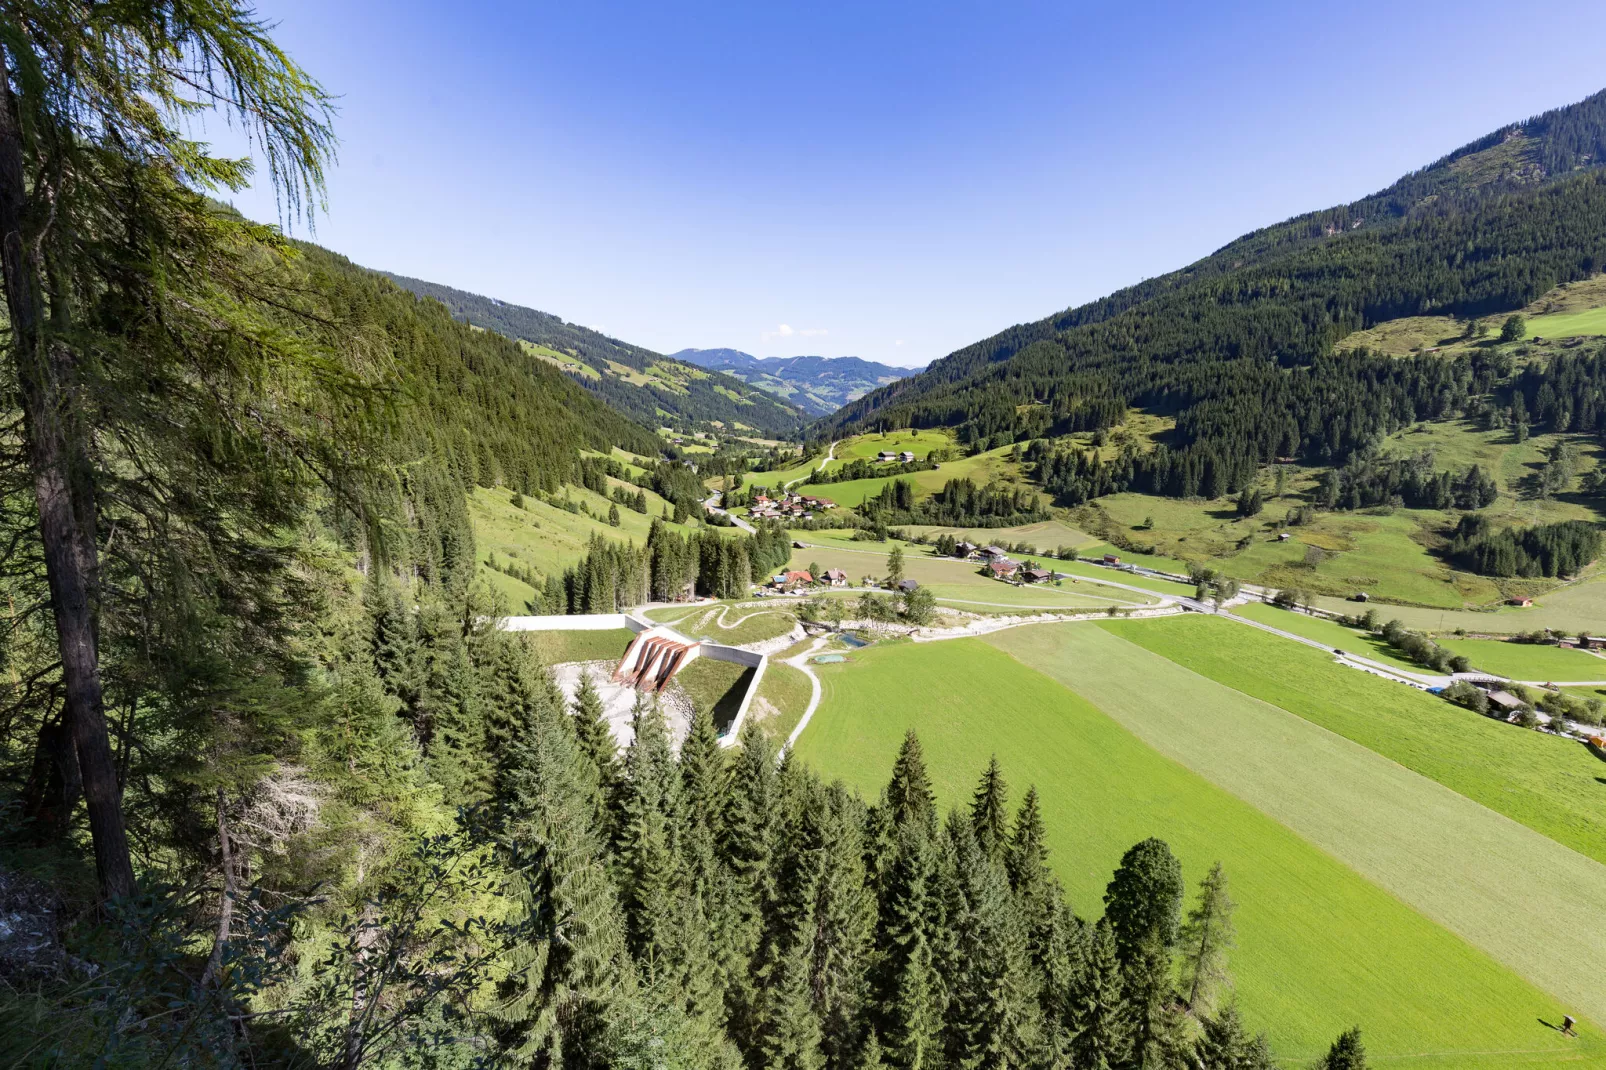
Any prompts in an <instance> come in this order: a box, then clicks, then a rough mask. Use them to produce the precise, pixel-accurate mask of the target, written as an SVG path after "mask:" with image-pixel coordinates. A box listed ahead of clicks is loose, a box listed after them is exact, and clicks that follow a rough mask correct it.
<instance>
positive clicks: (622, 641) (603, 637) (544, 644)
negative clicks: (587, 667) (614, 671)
mask: <svg viewBox="0 0 1606 1070" xmlns="http://www.w3.org/2000/svg"><path fill="white" fill-rule="evenodd" d="M523 634H526V635H528V636H530V642H532V643H533V644H534V645H535V649H536V653H537V654H539V655H540V657H541V660H542V661H543V662H545V663H546V664H548V665H562V664H563V663H564V662H567V661H604V660H614V661H617V660H618V659H619V658H621V657H623V656H624V652H625V647H627V646H629V645H630V640H631V639H633V638H635V633H634V632H632V631H631V630H630V629H628V628H610V629H608V630H606V631H599V632H590V631H587V632H526V633H523Z"/></svg>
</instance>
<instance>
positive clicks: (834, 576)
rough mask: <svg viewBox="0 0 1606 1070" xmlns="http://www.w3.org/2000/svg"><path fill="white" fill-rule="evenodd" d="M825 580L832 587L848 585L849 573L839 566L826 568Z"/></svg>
mask: <svg viewBox="0 0 1606 1070" xmlns="http://www.w3.org/2000/svg"><path fill="white" fill-rule="evenodd" d="M825 582H827V583H829V584H830V585H831V586H832V587H846V586H847V585H848V574H847V573H846V572H843V571H842V570H841V569H839V568H828V569H826V570H825Z"/></svg>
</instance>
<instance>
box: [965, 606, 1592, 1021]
mask: <svg viewBox="0 0 1606 1070" xmlns="http://www.w3.org/2000/svg"><path fill="white" fill-rule="evenodd" d="M1175 623H1180V621H1150V622H1146V624H1147V626H1148V627H1149V628H1150V629H1153V630H1163V629H1165V628H1166V627H1167V626H1168V625H1170V624H1175ZM1119 627H1120V628H1121V629H1123V630H1121V631H1119V632H1118V631H1117V628H1116V627H1110V628H1105V627H1100V626H1097V625H1095V626H1091V627H1090V626H1085V625H1069V626H1067V625H1045V626H1042V627H1036V628H1018V629H1014V630H1012V631H1007V632H1000V633H996V634H995V635H993V636H989V637H988V641H989V642H991V643H993V644H995V645H997V646H998V647H1000V648H1001V649H1004V650H1007V651H1009V652H1010V653H1012V654H1014V655H1015V656H1016V657H1018V658H1020V659H1021V660H1022V661H1024V662H1025V663H1026V664H1028V665H1030V666H1033V667H1034V668H1040V669H1042V670H1043V671H1044V672H1045V673H1047V674H1048V675H1050V676H1052V677H1054V678H1055V679H1056V680H1059V681H1060V682H1061V683H1063V684H1065V685H1066V686H1067V687H1070V688H1072V689H1073V690H1075V691H1076V692H1077V693H1078V694H1080V695H1081V696H1082V697H1083V698H1085V699H1087V700H1088V701H1090V702H1092V703H1093V704H1094V705H1095V706H1097V707H1098V708H1099V709H1100V710H1102V711H1104V712H1105V713H1107V714H1109V715H1110V716H1111V717H1113V718H1114V719H1115V720H1116V721H1118V722H1120V723H1121V725H1122V726H1123V727H1125V728H1126V729H1127V730H1129V731H1131V732H1132V733H1133V734H1134V735H1136V736H1137V737H1138V738H1140V739H1142V740H1143V741H1144V742H1146V743H1148V744H1149V745H1150V746H1152V747H1154V748H1155V749H1156V750H1157V751H1159V752H1160V753H1162V754H1165V755H1166V756H1167V757H1170V758H1173V759H1175V760H1176V761H1179V762H1181V763H1182V764H1183V765H1185V766H1187V767H1188V768H1189V769H1192V770H1193V771H1194V772H1196V773H1198V774H1200V775H1201V776H1203V777H1204V778H1205V779H1207V780H1209V781H1210V782H1211V783H1213V784H1215V785H1217V786H1218V787H1221V788H1224V789H1226V790H1227V791H1230V792H1231V793H1232V794H1233V795H1235V796H1237V797H1238V798H1240V799H1243V800H1244V801H1245V802H1248V803H1250V804H1251V805H1253V806H1255V807H1256V808H1257V809H1259V810H1260V811H1261V812H1263V813H1265V814H1267V815H1268V816H1270V817H1273V818H1275V819H1276V820H1278V821H1280V822H1281V823H1283V824H1284V825H1286V826H1288V827H1289V828H1291V829H1293V830H1294V831H1295V832H1296V833H1298V834H1300V835H1301V836H1303V837H1304V838H1305V839H1306V840H1307V841H1309V842H1310V843H1312V844H1314V845H1315V846H1316V847H1318V848H1320V849H1322V850H1323V851H1326V852H1328V853H1330V854H1332V855H1333V856H1334V857H1336V858H1338V859H1339V860H1340V861H1342V862H1344V863H1346V864H1347V865H1349V866H1351V867H1353V868H1354V869H1355V870H1356V871H1358V872H1359V873H1361V874H1362V875H1363V876H1365V877H1366V878H1368V879H1369V880H1371V881H1373V882H1374V883H1376V884H1377V885H1378V886H1379V887H1381V888H1383V889H1384V890H1386V891H1388V892H1390V893H1392V894H1394V895H1396V896H1398V897H1399V898H1400V899H1402V900H1404V901H1405V902H1406V903H1407V904H1409V905H1411V906H1412V907H1414V908H1415V909H1417V910H1418V911H1420V912H1421V913H1422V914H1424V915H1426V916H1427V917H1429V918H1431V919H1433V920H1434V921H1436V922H1438V923H1439V924H1441V925H1444V926H1445V927H1446V928H1448V929H1450V930H1451V931H1452V932H1455V933H1456V934H1457V935H1459V936H1460V937H1461V938H1462V939H1464V940H1466V941H1467V942H1468V943H1469V944H1471V945H1472V946H1474V947H1477V948H1480V949H1481V950H1484V951H1486V952H1488V953H1489V954H1491V955H1493V956H1494V957H1495V958H1496V959H1497V960H1499V961H1500V962H1502V963H1504V964H1505V965H1507V966H1509V967H1511V968H1512V969H1514V970H1516V971H1517V972H1518V973H1519V974H1521V975H1522V976H1524V977H1525V978H1527V979H1528V980H1529V981H1532V982H1533V983H1535V984H1537V985H1539V986H1540V987H1542V988H1544V989H1545V990H1547V991H1550V992H1553V993H1555V994H1556V995H1558V996H1560V997H1562V998H1563V999H1564V1000H1565V1001H1566V1002H1568V1003H1569V1004H1570V1005H1571V1006H1573V1007H1576V1008H1579V1009H1581V1010H1583V1011H1584V1012H1585V1013H1586V1014H1590V1015H1591V1016H1593V1017H1595V1018H1597V1019H1598V1020H1606V933H1603V932H1600V931H1598V930H1592V929H1586V930H1583V931H1580V930H1579V929H1578V927H1577V926H1576V924H1575V920H1576V918H1577V917H1579V916H1580V915H1582V914H1585V913H1587V912H1589V911H1591V910H1593V909H1594V906H1593V904H1595V903H1597V902H1600V901H1602V900H1603V899H1606V866H1603V865H1601V864H1600V863H1599V862H1597V861H1594V860H1593V859H1590V858H1586V857H1584V856H1583V855H1581V854H1579V853H1578V852H1576V851H1573V850H1571V849H1570V848H1567V847H1564V846H1562V845H1561V844H1559V843H1557V842H1556V841H1555V840H1553V839H1550V838H1548V837H1546V836H1544V835H1542V834H1540V833H1538V832H1536V831H1534V830H1533V829H1530V828H1525V827H1523V826H1522V825H1520V824H1517V823H1515V822H1513V821H1510V820H1507V819H1506V818H1505V817H1502V816H1501V815H1500V814H1498V813H1495V812H1494V811H1492V810H1490V809H1488V808H1486V807H1484V806H1481V805H1479V804H1478V803H1475V802H1473V801H1472V800H1470V799H1468V798H1467V797H1465V796H1464V795H1461V794H1459V793H1457V792H1455V791H1453V790H1451V789H1449V788H1447V787H1445V786H1444V785H1442V784H1438V783H1435V782H1434V781H1432V780H1430V779H1428V778H1427V777H1424V776H1421V775H1420V774H1417V773H1414V772H1412V771H1410V770H1408V769H1406V768H1404V767H1402V766H1401V765H1399V764H1397V763H1395V762H1392V761H1390V760H1389V759H1387V758H1385V757H1383V756H1381V755H1379V754H1377V753H1376V752H1374V751H1372V750H1369V749H1368V748H1366V747H1364V746H1361V745H1359V744H1357V743H1354V742H1353V741H1351V740H1347V739H1345V738H1343V737H1341V736H1339V735H1336V734H1335V733H1332V732H1329V731H1326V730H1325V729H1323V728H1321V727H1319V726H1317V725H1316V724H1314V723H1313V722H1311V721H1308V720H1306V719H1304V718H1301V717H1299V716H1298V715H1297V714H1295V713H1291V712H1289V711H1287V710H1285V709H1281V708H1279V707H1277V706H1275V705H1272V704H1269V703H1266V702H1263V701H1261V700H1259V699H1256V698H1253V697H1251V696H1249V695H1247V694H1245V693H1244V692H1242V691H1238V690H1235V689H1233V688H1230V687H1227V686H1224V685H1222V684H1220V683H1217V682H1216V681H1214V680H1211V679H1208V678H1206V677H1203V676H1201V675H1200V674H1198V673H1195V672H1193V671H1192V670H1190V669H1187V668H1184V667H1182V666H1181V665H1178V664H1176V663H1174V662H1172V661H1169V660H1167V659H1165V658H1163V657H1161V656H1159V655H1157V654H1155V653H1153V652H1152V651H1149V650H1147V649H1144V648H1143V647H1141V646H1139V645H1137V644H1135V643H1131V642H1128V641H1127V640H1126V639H1124V638H1122V637H1121V636H1122V635H1124V634H1128V632H1129V631H1130V629H1132V628H1136V627H1139V625H1137V624H1136V623H1134V624H1131V625H1122V626H1119ZM1239 627H1240V630H1241V626H1239ZM1180 634H1184V635H1186V636H1188V638H1189V639H1191V640H1192V641H1194V642H1196V643H1199V644H1200V645H1207V644H1208V641H1209V633H1208V632H1205V633H1203V634H1201V633H1200V630H1199V629H1191V628H1190V629H1183V630H1182V632H1181V633H1180ZM1280 642H1281V643H1282V644H1283V645H1288V641H1287V640H1280ZM1348 671H1350V672H1351V673H1352V674H1353V675H1356V676H1364V675H1365V674H1362V673H1357V672H1354V670H1348ZM1372 679H1376V678H1375V677H1373V678H1372ZM1383 686H1385V687H1393V688H1402V685H1391V684H1384V685H1383Z"/></svg>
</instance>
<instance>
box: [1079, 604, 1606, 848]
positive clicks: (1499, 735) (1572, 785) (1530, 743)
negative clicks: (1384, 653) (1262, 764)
mask: <svg viewBox="0 0 1606 1070" xmlns="http://www.w3.org/2000/svg"><path fill="white" fill-rule="evenodd" d="M1100 627H1106V628H1109V629H1110V630H1112V631H1114V632H1115V633H1116V634H1117V635H1120V636H1122V637H1124V638H1126V639H1129V640H1131V641H1132V642H1134V643H1137V644H1139V645H1140V646H1143V647H1145V648H1147V649H1149V650H1151V651H1154V652H1155V653H1157V654H1159V655H1161V656H1163V657H1165V658H1168V659H1170V660H1171V661H1174V662H1176V663H1177V664H1179V665H1181V666H1184V667H1185V668H1188V669H1191V670H1193V671H1194V672H1196V673H1199V674H1200V675H1203V676H1207V677H1209V678H1210V679H1212V680H1216V681H1218V682H1220V683H1223V684H1226V685H1227V686H1228V687H1232V688H1235V689H1237V690H1239V691H1242V692H1244V693H1245V694H1247V695H1252V696H1254V697H1255V698H1258V699H1261V700H1263V701H1265V702H1269V703H1271V704H1272V705H1274V706H1279V707H1281V708H1283V709H1285V710H1288V711H1290V712H1292V713H1297V714H1298V715H1299V716H1301V717H1303V718H1305V719H1306V720H1308V721H1312V722H1314V723H1316V724H1318V725H1320V726H1322V727H1323V728H1326V729H1328V730H1329V731H1332V732H1336V733H1338V734H1339V735H1341V736H1344V737H1346V738H1348V739H1351V740H1353V741H1355V742H1356V743H1359V744H1361V745H1362V746H1364V747H1367V748H1369V749H1371V750H1373V751H1376V752H1377V753H1378V754H1381V755H1382V756H1383V757H1385V758H1388V759H1391V760H1392V761H1395V762H1398V763H1399V764H1400V765H1403V766H1404V767H1405V768H1407V769H1410V770H1413V771H1415V772H1418V773H1421V774H1422V775H1423V776H1426V777H1429V778H1431V779H1433V780H1437V781H1438V782H1439V783H1441V784H1443V785H1444V786H1445V787H1447V788H1450V789H1452V790H1454V791H1457V792H1460V793H1461V794H1462V795H1465V796H1466V797H1467V798H1469V799H1472V800H1473V801H1475V802H1478V803H1481V804H1482V805H1484V806H1487V807H1488V808H1489V809H1491V810H1495V811H1497V812H1499V813H1502V814H1505V815H1506V816H1507V817H1509V818H1511V819H1512V820H1514V821H1518V822H1521V823H1522V824H1524V825H1527V826H1528V827H1529V828H1531V829H1534V830H1535V831H1536V832H1540V833H1543V834H1544V835H1546V836H1549V837H1550V838H1551V839H1553V840H1555V841H1557V842H1558V843H1561V844H1563V845H1565V846H1567V847H1571V848H1572V849H1573V850H1575V851H1578V852H1580V853H1582V854H1585V855H1588V856H1589V857H1591V858H1593V859H1595V860H1596V861H1599V862H1606V787H1603V786H1602V785H1601V783H1600V782H1599V781H1598V780H1597V779H1596V778H1597V777H1600V776H1603V775H1606V766H1603V765H1602V764H1601V763H1600V762H1599V761H1598V760H1597V759H1595V758H1593V757H1591V756H1590V754H1589V752H1588V751H1587V750H1586V749H1585V748H1584V747H1583V746H1581V745H1580V744H1577V743H1569V742H1567V741H1566V740H1563V739H1559V738H1557V737H1556V736H1552V735H1548V734H1544V733H1539V732H1530V731H1527V730H1525V729H1521V728H1517V727H1516V726H1514V725H1508V724H1504V723H1502V722H1499V721H1495V720H1491V719H1489V718H1486V717H1479V716H1478V715H1477V714H1475V713H1471V712H1469V711H1467V710H1463V709H1461V708H1459V707H1456V706H1452V705H1450V704H1449V703H1447V702H1445V701H1443V700H1442V699H1439V698H1436V697H1434V696H1432V695H1429V694H1426V693H1425V692H1421V691H1417V690H1415V689H1413V688H1409V687H1406V686H1404V685H1402V684H1395V683H1390V682H1388V681H1386V680H1383V679H1380V678H1379V677H1375V676H1370V675H1368V674H1366V673H1363V672H1357V671H1356V670H1354V669H1347V668H1345V667H1343V666H1342V665H1338V664H1335V663H1334V662H1333V660H1332V659H1331V658H1330V657H1328V656H1327V655H1326V654H1324V653H1322V652H1321V651H1319V650H1313V649H1311V648H1310V647H1306V646H1301V645H1299V644H1298V643H1294V642H1290V641H1288V640H1286V639H1280V638H1278V637H1277V636H1275V635H1269V634H1267V633H1265V632H1262V631H1257V630H1255V629H1252V628H1245V627H1244V626H1243V625H1241V624H1234V623H1232V622H1231V621H1225V620H1211V619H1208V618H1205V617H1187V618H1179V619H1175V620H1163V621H1143V622H1139V621H1132V622H1130V623H1125V622H1123V623H1114V624H1109V625H1100Z"/></svg>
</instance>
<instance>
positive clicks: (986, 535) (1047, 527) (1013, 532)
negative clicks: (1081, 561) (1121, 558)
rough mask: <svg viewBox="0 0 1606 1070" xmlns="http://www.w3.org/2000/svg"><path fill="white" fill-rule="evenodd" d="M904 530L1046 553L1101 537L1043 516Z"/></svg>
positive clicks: (1085, 547)
mask: <svg viewBox="0 0 1606 1070" xmlns="http://www.w3.org/2000/svg"><path fill="white" fill-rule="evenodd" d="M903 530H904V531H907V532H908V533H909V534H910V535H916V534H920V535H924V536H925V537H926V538H927V540H928V541H929V540H931V539H935V538H936V537H937V536H938V535H952V536H953V537H954V538H956V539H966V540H969V541H970V542H973V543H975V544H976V545H978V546H986V545H987V544H988V543H999V544H1001V545H1002V544H1004V543H1008V544H1009V545H1012V546H1013V545H1015V544H1017V543H1025V544H1026V545H1027V546H1030V547H1032V548H1033V549H1035V550H1036V551H1037V552H1038V553H1042V554H1051V553H1054V552H1055V551H1056V550H1058V549H1059V548H1060V547H1061V546H1070V547H1074V548H1075V549H1077V550H1078V551H1081V552H1083V553H1087V552H1089V549H1090V547H1092V545H1093V544H1094V543H1095V542H1096V541H1097V540H1096V539H1094V538H1093V536H1091V535H1089V534H1088V533H1087V532H1085V531H1083V530H1081V529H1080V528H1074V527H1072V526H1071V525H1069V524H1067V523H1065V522H1064V521H1063V520H1043V521H1039V522H1037V523H1035V524H1017V525H1016V526H1014V527H1010V528H944V527H935V526H933V525H930V524H906V525H904V526H903ZM1103 552H1104V551H1103V550H1100V551H1099V553H1103ZM1157 567H1158V566H1157ZM1184 571H1186V570H1184Z"/></svg>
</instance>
